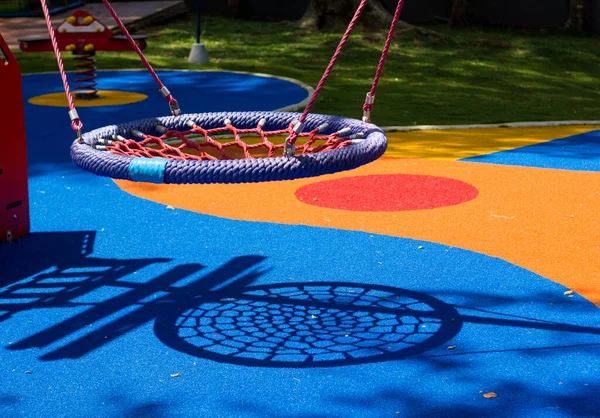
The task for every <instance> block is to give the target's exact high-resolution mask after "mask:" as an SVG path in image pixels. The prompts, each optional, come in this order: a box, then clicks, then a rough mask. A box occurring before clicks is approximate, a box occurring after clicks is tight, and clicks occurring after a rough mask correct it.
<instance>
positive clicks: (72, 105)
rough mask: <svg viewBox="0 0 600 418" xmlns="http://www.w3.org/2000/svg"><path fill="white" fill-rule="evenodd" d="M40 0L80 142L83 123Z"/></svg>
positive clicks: (48, 13)
mask: <svg viewBox="0 0 600 418" xmlns="http://www.w3.org/2000/svg"><path fill="white" fill-rule="evenodd" d="M40 2H41V3H42V10H43V11H44V17H45V18H46V26H47V27H48V34H49V35H50V41H51V42H52V49H54V55H55V56H56V62H57V63H58V70H59V72H60V77H61V78H62V81H63V86H64V89H65V94H66V95H67V102H68V103H69V117H70V118H71V128H72V129H73V130H74V131H75V132H77V139H78V141H79V142H81V130H82V129H83V123H82V122H81V119H79V115H78V114H77V109H75V103H74V102H73V97H72V96H71V90H70V88H69V82H68V80H67V73H66V72H65V66H64V64H63V61H62V56H61V54H60V49H59V48H58V42H57V41H56V34H55V33H54V28H53V27H52V19H51V18H50V12H49V11H48V5H47V4H46V0H40Z"/></svg>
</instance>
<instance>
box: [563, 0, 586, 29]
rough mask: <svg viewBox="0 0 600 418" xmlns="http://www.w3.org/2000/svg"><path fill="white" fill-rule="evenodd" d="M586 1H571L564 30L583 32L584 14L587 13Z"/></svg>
mask: <svg viewBox="0 0 600 418" xmlns="http://www.w3.org/2000/svg"><path fill="white" fill-rule="evenodd" d="M587 6H588V1H587V0H571V2H570V13H569V20H567V23H566V24H565V29H567V30H573V31H576V32H581V31H583V25H584V18H585V13H586V11H587Z"/></svg>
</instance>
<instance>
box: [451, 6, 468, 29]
mask: <svg viewBox="0 0 600 418" xmlns="http://www.w3.org/2000/svg"><path fill="white" fill-rule="evenodd" d="M468 7H469V1H468V0H452V14H451V15H450V26H467V25H468V24H469V18H468V14H467V13H468Z"/></svg>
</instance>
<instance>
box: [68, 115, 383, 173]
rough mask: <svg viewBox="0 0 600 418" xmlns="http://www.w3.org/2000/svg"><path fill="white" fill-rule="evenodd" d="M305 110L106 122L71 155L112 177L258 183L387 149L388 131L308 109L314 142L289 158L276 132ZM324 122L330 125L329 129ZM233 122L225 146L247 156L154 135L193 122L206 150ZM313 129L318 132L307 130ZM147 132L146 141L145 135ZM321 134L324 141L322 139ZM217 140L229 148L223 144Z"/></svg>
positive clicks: (326, 169) (351, 163)
mask: <svg viewBox="0 0 600 418" xmlns="http://www.w3.org/2000/svg"><path fill="white" fill-rule="evenodd" d="M300 116H301V114H300V113H292V112H219V113H197V114H184V115H179V116H165V117H158V118H151V119H143V120H138V121H133V122H128V123H123V124H118V125H110V126H105V127H102V128H99V129H96V130H93V131H90V132H88V133H85V134H83V136H82V141H81V142H80V141H79V140H76V141H74V142H73V144H72V145H71V157H72V159H73V161H74V162H75V163H76V164H77V165H78V166H80V167H81V168H83V169H84V170H87V171H89V172H92V173H94V174H97V175H100V176H105V177H110V178H113V179H121V180H131V181H140V182H151V183H168V184H190V183H196V184H198V183H256V182H266V181H279V180H293V179H298V178H304V177H313V176H319V175H324V174H331V173H335V172H338V171H344V170H351V169H354V168H357V167H359V166H361V165H364V164H367V163H369V162H371V161H374V160H376V159H378V158H379V157H380V156H381V155H383V153H384V152H385V150H386V147H387V139H386V136H385V133H384V132H383V130H381V129H380V128H379V127H377V126H375V125H373V124H371V123H365V122H363V121H360V120H356V119H350V118H343V117H339V116H329V115H320V114H309V115H308V117H307V118H306V120H305V126H304V129H303V132H305V133H306V135H307V136H306V137H305V138H306V139H309V140H310V139H311V138H312V139H313V141H314V143H312V142H311V143H310V144H307V145H306V146H304V147H302V146H301V144H298V145H297V152H296V154H295V155H294V156H293V157H284V156H283V144H279V145H274V144H276V143H277V141H276V140H273V143H271V141H270V140H269V139H271V138H269V136H270V135H272V136H275V137H278V136H279V137H281V135H284V137H285V135H288V134H289V133H291V132H292V129H293V124H294V122H295V121H297V120H298V119H299V118H300ZM265 121H266V122H265ZM192 122H193V123H192ZM263 124H264V126H262V125H263ZM324 124H327V127H326V128H324V126H325V125H324ZM226 125H227V126H228V128H227V132H225V133H231V134H232V135H233V136H234V137H235V140H234V141H233V142H230V143H229V144H227V145H226V146H225V147H227V146H229V145H232V144H233V145H236V146H238V147H239V148H243V150H244V154H243V155H241V157H240V156H238V157H235V158H232V157H230V156H227V155H225V154H224V153H222V154H221V157H222V158H219V157H210V158H209V159H202V158H200V157H199V156H198V155H197V154H196V155H194V153H193V152H192V153H191V154H190V155H188V154H185V155H184V156H182V155H181V153H180V152H179V151H178V150H179V149H182V147H179V148H177V147H176V146H173V147H169V146H166V149H167V151H165V152H159V151H158V150H156V146H155V144H156V142H152V141H154V140H156V141H158V142H159V143H160V144H162V141H163V140H164V141H165V142H167V141H168V139H169V138H171V139H172V138H173V136H175V137H179V138H183V137H184V134H186V135H187V134H189V133H190V126H194V127H196V128H195V129H196V131H195V132H196V133H198V132H201V133H202V135H197V137H196V143H198V144H200V146H199V147H198V149H200V150H201V152H203V151H202V147H205V148H206V145H207V142H209V143H216V142H217V141H214V140H213V138H212V137H211V136H210V135H212V133H213V132H212V131H218V132H219V133H223V131H225V129H224V128H223V127H224V126H226ZM257 126H258V127H259V128H258V130H257ZM198 127H200V128H198ZM319 127H320V128H321V129H322V130H323V132H318V135H320V136H319V137H317V136H315V135H316V132H317V129H319ZM250 130H253V131H256V132H253V133H255V134H258V135H254V137H257V138H258V141H259V143H256V140H255V141H254V142H255V144H254V145H252V142H251V140H246V142H247V143H248V144H250V145H247V144H246V142H243V141H242V140H241V138H244V139H245V136H244V135H239V132H241V133H242V134H248V132H249V131H250ZM207 131H208V132H207ZM340 131H342V132H343V133H340ZM309 132H312V134H311V135H313V136H311V137H308V133H309ZM140 133H142V134H143V138H145V140H141V141H140ZM180 133H181V134H180ZM338 133H339V135H338ZM136 135H137V138H138V139H136V140H135V141H136V143H134V142H133V140H126V141H125V142H126V143H129V144H130V145H132V147H122V146H121V145H122V143H123V142H122V141H121V142H120V143H119V144H116V146H108V147H105V146H104V145H103V144H107V143H110V142H111V141H112V140H113V139H114V138H121V140H123V139H125V138H132V137H136ZM148 138H151V139H152V141H151V140H150V139H148ZM148 141H150V142H148ZM319 141H320V142H324V143H325V144H324V145H320V146H318V142H319ZM280 142H281V141H280ZM264 143H267V144H268V146H267V147H266V148H269V155H268V156H267V155H264V154H265V153H264V149H263V150H262V151H263V154H261V153H260V152H259V153H255V154H256V155H257V156H253V155H252V153H253V152H254V151H253V150H255V149H258V148H259V147H261V148H265V147H264V146H263V145H264ZM138 144H143V146H138ZM308 145H310V146H308ZM216 146H217V147H218V148H219V150H220V151H222V150H221V145H218V144H216ZM119 147H121V148H119ZM136 147H137V148H136ZM122 148H123V149H125V148H126V149H127V151H129V148H133V149H135V150H136V152H135V153H133V154H132V155H129V154H127V152H124V151H122ZM174 148H177V149H174ZM231 148H235V147H231ZM228 149H229V148H228ZM163 151H164V150H163ZM140 153H141V154H140ZM140 155H143V156H140Z"/></svg>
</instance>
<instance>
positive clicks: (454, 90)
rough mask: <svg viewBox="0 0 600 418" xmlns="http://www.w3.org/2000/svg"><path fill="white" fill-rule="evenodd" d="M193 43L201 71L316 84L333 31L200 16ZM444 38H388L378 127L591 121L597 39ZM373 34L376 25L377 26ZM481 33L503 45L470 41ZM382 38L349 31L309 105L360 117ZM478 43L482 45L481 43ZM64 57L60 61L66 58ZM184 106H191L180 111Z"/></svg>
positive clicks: (179, 48) (156, 49)
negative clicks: (199, 32) (197, 41)
mask: <svg viewBox="0 0 600 418" xmlns="http://www.w3.org/2000/svg"><path fill="white" fill-rule="evenodd" d="M192 22H193V17H191V18H190V21H180V22H176V23H172V24H169V25H168V26H165V27H162V28H157V29H155V30H154V31H145V33H147V34H149V35H150V38H149V40H148V43H149V47H148V49H147V50H146V51H145V54H146V56H147V57H148V58H149V59H150V61H151V63H152V64H153V65H154V66H155V68H162V69H167V68H181V69H194V68H200V67H197V66H193V65H189V64H188V63H187V55H188V53H189V50H190V46H191V44H192V43H193V42H194V33H195V31H194V25H193V23H192ZM203 29H204V34H203V37H202V40H203V42H204V43H205V44H206V46H207V48H208V50H209V54H210V56H211V60H212V61H211V63H210V64H209V65H207V66H203V67H201V68H208V69H225V70H236V71H251V72H261V73H269V74H275V75H280V76H287V77H292V78H296V79H298V80H301V81H303V82H305V83H308V84H310V85H312V86H315V85H316V84H317V82H318V81H319V79H320V77H321V75H322V74H323V71H324V69H325V67H326V65H327V63H328V62H329V59H330V57H331V55H332V53H333V52H334V50H335V48H336V46H337V42H338V40H339V38H340V34H339V33H314V34H302V33H301V32H300V31H299V30H298V28H297V27H296V26H294V25H293V24H292V23H286V22H281V23H276V22H246V21H240V20H233V19H225V18H212V17H211V18H206V19H205V21H204V23H203ZM436 29H437V30H439V31H442V32H444V33H445V34H446V35H447V37H448V42H447V43H441V42H437V41H430V40H415V39H414V37H413V36H412V35H403V36H399V37H397V38H396V40H395V41H394V43H393V45H392V48H391V52H390V55H389V58H388V62H387V64H386V68H385V72H384V77H383V78H382V80H381V83H380V87H379V89H378V92H377V100H376V104H375V108H374V111H373V121H374V122H375V123H377V124H380V125H385V126H389V125H420V124H463V123H496V122H512V121H533V120H539V121H544V120H573V119H578V120H590V119H594V120H597V119H600V115H599V114H598V110H599V106H598V105H599V103H600V83H599V80H598V78H599V77H600V38H599V37H597V36H568V35H559V34H550V33H542V32H526V31H519V30H511V31H509V30H506V31H500V30H479V29H477V30H474V29H471V30H456V29H453V30H450V29H447V28H445V27H437V28H436ZM382 33H383V32H382ZM481 39H488V40H491V39H493V40H503V41H505V42H507V43H508V44H505V46H509V47H504V48H503V47H495V46H493V45H492V46H490V45H488V46H474V45H473V42H474V41H477V40H481ZM382 43H383V42H382V40H377V41H373V36H372V35H367V36H365V34H361V33H358V32H357V33H356V34H355V35H353V36H352V37H351V39H350V41H349V43H348V45H347V46H346V48H345V50H344V52H343V54H342V56H341V58H340V60H339V61H338V64H337V65H336V67H335V70H334V73H333V75H332V77H331V78H330V79H329V81H328V84H327V86H326V88H325V89H324V91H323V93H322V95H321V96H320V97H319V100H318V101H317V103H316V105H315V107H314V108H313V111H314V112H316V113H329V114H335V115H341V116H349V117H360V116H361V115H362V103H363V100H364V95H365V93H366V92H367V91H368V90H369V87H370V83H371V80H372V77H373V75H374V72H375V68H376V65H377V62H378V60H379V56H380V52H381V47H382ZM486 45H487V44H486ZM17 59H18V60H19V62H20V63H21V67H22V70H23V72H24V73H28V72H40V71H55V69H56V62H55V61H54V58H53V55H52V54H23V53H20V52H18V53H17ZM69 63H70V59H67V65H69ZM98 67H99V68H101V69H113V68H141V64H140V62H139V59H138V57H137V55H135V54H134V53H100V54H99V57H98ZM184 110H185V111H187V112H193V111H194V109H184Z"/></svg>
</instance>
